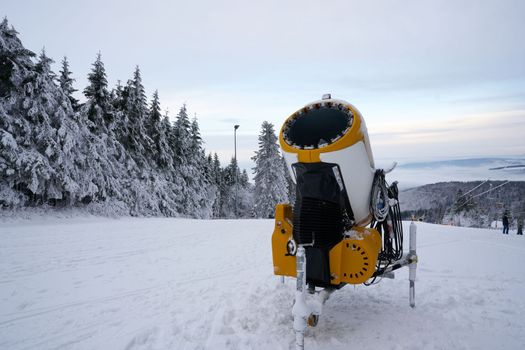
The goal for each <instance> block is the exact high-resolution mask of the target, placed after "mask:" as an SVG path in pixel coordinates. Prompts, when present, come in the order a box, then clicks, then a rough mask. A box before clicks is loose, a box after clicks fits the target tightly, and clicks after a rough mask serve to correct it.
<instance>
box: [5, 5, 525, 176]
mask: <svg viewBox="0 0 525 350" xmlns="http://www.w3.org/2000/svg"><path fill="white" fill-rule="evenodd" d="M524 14H525V2H524V1H506V0H505V1H503V0H494V1H461V0H458V1H425V0H417V1H415V0H404V1H399V0H396V1H394V0H387V1H349V0H345V1H308V0H303V1H282V0H281V1H219V0H215V1H212V0H209V1H199V0H193V1H155V0H150V1H130V0H127V1H123V0H119V1H107V0H106V1H99V0H91V1H83V2H80V1H65V0H64V1H53V0H50V1H24V0H19V1H6V0H0V15H5V16H7V18H8V20H9V22H10V23H11V24H12V25H13V26H14V27H15V28H16V29H17V30H18V32H20V38H21V39H22V42H23V43H24V45H25V46H26V48H28V49H30V50H33V51H36V52H39V51H40V50H41V49H42V48H43V47H45V50H46V53H47V55H48V56H51V57H53V58H54V59H55V61H57V62H59V61H60V60H61V57H62V56H64V55H67V57H68V59H69V61H70V67H71V70H72V71H73V73H74V77H75V78H76V87H77V89H79V90H82V89H83V88H84V87H85V86H86V76H87V74H88V72H89V70H90V68H91V64H92V62H93V61H94V59H95V56H96V54H97V52H99V51H100V52H101V54H102V59H103V61H104V64H105V67H106V72H107V74H108V80H109V83H110V85H114V84H116V83H117V81H118V80H121V81H124V82H125V81H127V79H129V78H131V76H132V73H133V71H134V68H135V66H136V65H139V66H140V69H141V71H142V77H143V82H144V84H145V86H146V91H147V93H148V95H149V96H151V94H152V93H153V91H154V90H155V89H158V91H159V95H160V99H161V104H162V107H163V108H164V109H168V110H169V112H170V115H171V116H175V115H176V113H177V111H178V109H179V108H180V106H181V105H182V104H183V103H186V104H187V106H188V109H189V111H190V112H191V114H192V115H193V114H195V115H196V116H197V118H198V120H199V123H200V126H201V133H202V135H203V138H204V140H205V143H206V144H205V147H206V149H207V150H208V151H211V152H218V154H219V155H220V157H221V161H222V162H223V163H224V162H228V161H229V159H230V158H231V157H232V155H233V125H235V124H239V125H240V128H239V130H238V133H237V135H238V140H237V141H238V142H237V144H238V158H239V163H240V165H241V166H243V167H247V168H250V167H252V163H251V161H250V158H251V157H252V156H253V154H254V151H255V150H256V149H257V135H258V133H259V132H260V127H261V123H262V122H263V121H264V120H267V121H269V122H271V123H273V124H274V125H275V127H276V131H278V130H279V129H280V127H281V124H282V122H283V121H284V120H285V119H286V118H287V116H289V115H290V114H292V113H293V112H294V111H296V110H297V109H299V108H300V107H302V106H303V105H305V104H307V103H309V102H311V101H313V100H316V99H319V98H320V97H321V95H322V94H324V93H331V94H332V96H333V97H335V98H340V99H343V100H346V101H349V102H351V103H352V104H353V105H354V106H356V107H357V108H358V109H359V110H360V112H361V113H362V114H363V116H364V118H365V120H366V123H367V126H368V131H369V134H370V139H371V143H372V149H373V152H374V155H375V157H376V158H377V159H380V160H383V159H384V160H389V159H392V160H398V161H405V160H407V161H408V160H411V161H412V160H428V159H450V158H465V157H482V156H483V157H484V156H501V155H505V156H525V40H524V36H525V20H523V15H524ZM55 67H56V68H55V69H56V70H57V71H58V68H59V67H58V64H57V65H56V66H55ZM79 96H80V95H79Z"/></svg>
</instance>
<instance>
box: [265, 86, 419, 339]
mask: <svg viewBox="0 0 525 350" xmlns="http://www.w3.org/2000/svg"><path fill="white" fill-rule="evenodd" d="M279 143H280V146H281V149H282V154H283V157H284V159H285V161H286V165H287V167H288V170H289V172H290V175H291V177H292V179H293V181H294V183H295V187H296V200H295V203H294V204H293V205H292V204H278V205H277V206H276V209H275V228H274V232H273V235H272V254H273V266H274V272H275V274H276V275H280V276H283V280H284V276H289V277H296V278H297V292H298V293H299V294H297V295H296V302H295V304H294V328H296V332H299V333H301V331H298V330H301V329H303V328H302V327H301V326H300V325H299V323H300V322H299V321H297V322H299V323H297V324H296V321H295V319H296V318H298V319H299V320H304V321H305V322H307V323H308V324H310V325H314V324H316V323H317V319H318V316H319V314H320V311H319V308H318V307H307V305H306V304H304V300H305V299H304V291H305V288H306V286H308V290H309V292H310V294H312V295H318V297H319V298H320V299H321V300H320V301H321V302H320V303H316V305H322V304H323V303H324V302H325V301H326V300H327V299H328V296H329V295H330V293H332V292H333V291H334V290H337V289H340V288H341V287H343V286H344V285H346V284H354V285H355V284H361V283H365V284H366V285H369V284H372V283H374V282H375V281H376V279H377V278H378V277H384V276H391V274H392V271H393V270H395V269H397V268H399V267H402V266H406V265H410V264H415V263H416V261H417V256H416V254H415V247H414V250H413V252H412V253H409V254H407V255H406V256H403V246H402V244H403V230H402V225H401V216H400V209H399V202H398V189H397V182H394V183H393V184H392V185H388V184H387V183H386V180H385V174H387V173H389V172H390V171H391V170H393V168H394V167H395V163H393V166H392V167H390V168H389V169H376V168H375V165H374V157H373V154H372V149H371V146H370V140H369V138H368V132H367V128H366V124H365V120H364V119H363V116H362V115H361V113H360V112H359V111H358V110H357V108H355V107H354V106H353V105H351V104H350V103H348V102H346V101H342V100H338V99H332V98H331V96H330V95H329V94H328V95H324V96H323V98H322V99H321V100H319V101H315V102H312V103H309V104H307V105H305V106H304V107H302V108H300V109H299V110H297V111H296V112H294V113H293V114H292V115H290V116H289V117H288V118H287V119H286V120H285V122H284V123H283V125H282V128H281V131H280V133H279ZM414 242H415V230H414ZM414 245H415V243H414ZM411 251H412V250H411ZM394 267H395V268H394ZM414 276H415V272H414ZM414 279H415V277H414ZM319 289H320V290H321V291H319ZM301 295H302V297H301ZM305 310H309V312H308V313H307V314H305ZM303 335H304V332H303ZM298 344H299V340H298ZM298 347H300V346H299V345H298Z"/></svg>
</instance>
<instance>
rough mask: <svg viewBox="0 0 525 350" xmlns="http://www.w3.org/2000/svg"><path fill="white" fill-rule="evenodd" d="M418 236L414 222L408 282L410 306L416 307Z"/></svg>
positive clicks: (411, 225)
mask: <svg viewBox="0 0 525 350" xmlns="http://www.w3.org/2000/svg"><path fill="white" fill-rule="evenodd" d="M416 235H417V226H416V224H415V223H414V222H412V223H411V224H410V251H409V256H410V257H411V258H412V262H411V263H410V264H409V265H408V280H409V281H410V289H409V299H410V306H411V307H415V306H416V268H417V252H416Z"/></svg>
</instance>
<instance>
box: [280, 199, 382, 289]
mask: <svg viewBox="0 0 525 350" xmlns="http://www.w3.org/2000/svg"><path fill="white" fill-rule="evenodd" d="M292 220H293V212H292V207H291V205H289V204H278V205H277V206H276V208H275V227H274V231H273V234H272V255H273V271H274V273H275V274H276V275H279V276H290V277H296V271H297V267H296V259H295V256H294V255H290V254H288V251H287V249H286V246H287V244H288V241H290V240H293V224H292ZM380 249H381V235H380V234H379V232H377V230H375V229H373V228H366V227H354V228H352V231H351V232H350V237H348V238H344V239H343V240H341V242H339V243H338V244H336V245H335V246H334V247H333V248H332V249H331V250H330V253H329V259H330V275H331V276H332V281H331V283H332V284H333V285H339V284H340V283H347V284H361V283H363V282H366V280H368V279H369V278H370V277H372V275H373V274H374V272H375V268H376V263H377V256H378V254H379V251H380Z"/></svg>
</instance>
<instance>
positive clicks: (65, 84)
mask: <svg viewBox="0 0 525 350" xmlns="http://www.w3.org/2000/svg"><path fill="white" fill-rule="evenodd" d="M59 73H60V76H59V77H58V82H59V83H60V87H61V88H62V91H64V93H65V94H66V95H67V97H68V98H69V102H70V103H71V106H72V107H73V109H74V110H75V111H76V110H78V108H79V104H78V100H77V99H76V98H74V97H73V93H74V92H75V91H77V90H76V89H75V88H74V87H73V82H74V81H75V79H73V78H71V74H72V73H71V71H70V70H69V62H68V60H67V57H66V56H64V58H63V59H62V70H61V71H60V72H59Z"/></svg>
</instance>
